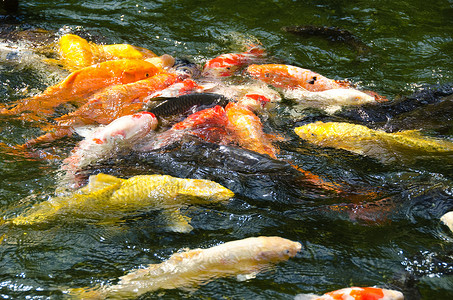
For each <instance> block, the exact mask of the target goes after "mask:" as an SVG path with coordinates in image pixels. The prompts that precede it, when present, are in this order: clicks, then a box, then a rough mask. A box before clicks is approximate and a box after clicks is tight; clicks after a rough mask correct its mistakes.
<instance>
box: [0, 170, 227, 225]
mask: <svg viewBox="0 0 453 300" xmlns="http://www.w3.org/2000/svg"><path fill="white" fill-rule="evenodd" d="M233 196H234V193H233V192H232V191H230V190H229V189H227V188H225V187H223V186H222V185H220V184H218V183H216V182H213V181H210V180H205V179H183V178H176V177H172V176H169V175H137V176H134V177H131V178H129V179H121V178H117V177H114V176H111V175H106V174H102V173H100V174H97V175H92V176H90V178H89V182H88V184H87V185H86V186H84V187H82V188H80V189H78V190H76V191H75V192H73V193H72V194H70V195H67V196H61V197H54V198H51V199H50V200H47V201H44V202H40V203H38V204H36V205H34V206H32V207H30V208H29V209H28V210H26V211H24V212H23V213H22V214H20V215H18V216H17V217H15V218H13V219H10V220H7V221H6V224H10V225H15V226H32V225H39V224H51V223H52V222H55V221H57V220H58V219H61V218H65V219H66V220H67V219H71V218H74V219H75V220H77V219H79V218H84V219H87V218H88V219H92V220H98V221H103V222H115V221H118V220H120V219H121V218H123V217H127V216H128V215H131V214H137V213H139V212H143V211H149V210H156V209H158V210H163V213H164V214H165V215H166V216H167V218H168V220H169V222H170V229H171V230H174V231H177V232H189V231H191V230H192V226H191V225H190V224H189V223H188V221H189V220H190V219H189V218H188V217H186V216H183V215H181V214H180V213H179V210H180V209H181V208H183V207H185V206H187V205H193V204H209V203H215V202H223V201H226V200H228V199H230V198H231V197H233Z"/></svg>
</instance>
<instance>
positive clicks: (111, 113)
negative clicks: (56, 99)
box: [20, 73, 179, 148]
mask: <svg viewBox="0 0 453 300" xmlns="http://www.w3.org/2000/svg"><path fill="white" fill-rule="evenodd" d="M178 80H179V79H178V76H176V75H174V74H170V73H159V74H157V75H154V76H152V77H150V78H147V79H143V80H139V81H136V82H131V83H128V84H119V85H114V86H111V87H109V88H105V89H102V90H100V91H98V92H96V93H95V94H93V95H92V96H91V97H89V98H87V103H85V104H84V105H82V106H81V107H79V108H78V109H77V110H76V111H74V112H71V113H69V114H66V115H64V116H61V117H59V118H56V119H55V120H54V121H55V122H56V124H52V125H49V126H46V127H44V128H43V130H45V131H48V132H47V133H45V134H43V135H41V136H39V137H37V138H35V139H31V140H29V141H27V142H26V143H24V144H23V145H21V146H20V147H21V148H30V147H32V146H35V145H37V144H42V143H48V142H53V141H55V140H58V139H60V138H63V137H65V136H71V135H72V134H73V133H74V131H75V128H77V127H81V126H85V125H91V124H95V125H98V124H101V125H107V124H109V123H110V122H112V121H114V120H115V119H117V118H120V117H122V116H126V115H130V114H134V113H136V112H138V111H140V110H142V109H143V108H144V107H145V106H146V103H145V102H146V100H145V99H146V98H147V97H148V95H149V94H152V93H155V92H157V91H158V90H163V89H165V88H167V87H168V86H170V85H172V84H173V83H175V82H177V81H178ZM148 101H149V100H148Z"/></svg>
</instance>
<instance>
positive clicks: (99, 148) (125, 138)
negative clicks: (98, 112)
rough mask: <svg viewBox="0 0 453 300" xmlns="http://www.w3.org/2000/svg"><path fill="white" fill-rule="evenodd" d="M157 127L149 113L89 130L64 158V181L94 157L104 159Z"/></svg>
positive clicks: (126, 117)
mask: <svg viewBox="0 0 453 300" xmlns="http://www.w3.org/2000/svg"><path fill="white" fill-rule="evenodd" d="M156 127H157V118H156V117H155V116H154V114H152V113H149V112H139V113H136V114H133V115H127V116H123V117H121V118H118V119H116V120H115V121H113V122H111V123H110V124H108V125H107V126H102V127H99V128H98V129H96V130H95V131H93V132H91V133H89V134H88V135H87V136H86V137H85V139H84V140H82V141H81V142H80V143H79V144H78V145H77V147H76V148H75V149H74V150H73V151H72V154H71V156H69V157H68V158H66V159H65V160H64V161H63V166H62V169H63V170H65V171H67V174H66V175H67V176H66V180H68V179H73V176H74V174H75V173H76V172H77V171H78V170H80V169H82V168H83V167H86V166H88V165H89V164H91V163H92V162H94V161H96V160H100V159H103V158H105V157H106V156H107V155H109V154H110V153H112V152H113V151H114V150H115V149H125V148H127V147H129V146H132V145H133V144H134V143H135V142H137V141H138V140H139V139H141V138H143V137H144V136H145V135H147V134H148V133H149V132H150V131H151V130H154V129H155V128H156Z"/></svg>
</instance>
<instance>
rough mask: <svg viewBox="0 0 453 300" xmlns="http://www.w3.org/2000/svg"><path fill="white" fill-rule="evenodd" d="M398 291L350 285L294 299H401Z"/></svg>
mask: <svg viewBox="0 0 453 300" xmlns="http://www.w3.org/2000/svg"><path fill="white" fill-rule="evenodd" d="M403 299H404V295H403V293H401V292H400V291H395V290H389V289H382V288H377V287H350V288H344V289H340V290H336V291H333V292H329V293H325V294H324V295H322V296H320V295H314V294H299V295H297V296H296V297H295V298H294V300H403Z"/></svg>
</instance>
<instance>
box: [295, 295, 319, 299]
mask: <svg viewBox="0 0 453 300" xmlns="http://www.w3.org/2000/svg"><path fill="white" fill-rule="evenodd" d="M319 297H321V296H320V295H316V294H297V295H296V297H294V300H314V299H318V298H319Z"/></svg>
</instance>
